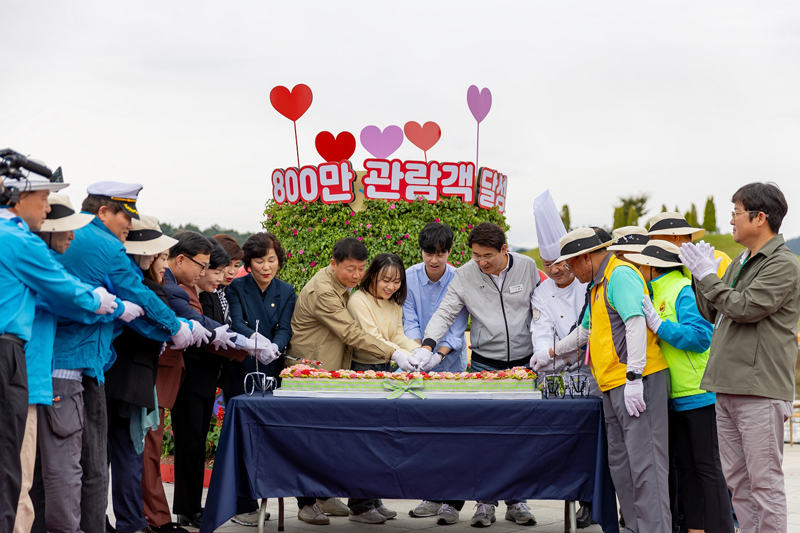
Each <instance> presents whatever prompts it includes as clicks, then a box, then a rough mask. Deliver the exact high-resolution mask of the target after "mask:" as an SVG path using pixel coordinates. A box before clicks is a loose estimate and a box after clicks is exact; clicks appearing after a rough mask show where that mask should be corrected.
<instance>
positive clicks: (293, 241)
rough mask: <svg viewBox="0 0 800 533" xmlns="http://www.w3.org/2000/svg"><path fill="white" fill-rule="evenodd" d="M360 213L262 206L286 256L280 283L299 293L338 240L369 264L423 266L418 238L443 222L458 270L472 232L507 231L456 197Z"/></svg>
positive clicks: (374, 204) (495, 216)
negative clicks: (385, 259) (389, 260)
mask: <svg viewBox="0 0 800 533" xmlns="http://www.w3.org/2000/svg"><path fill="white" fill-rule="evenodd" d="M364 207H365V209H364V210H363V211H359V212H356V211H353V210H352V209H351V208H350V206H349V205H347V204H330V205H328V204H324V203H322V202H313V203H310V204H307V203H304V202H300V203H298V204H296V205H291V204H289V203H285V204H283V205H278V204H276V203H275V202H274V201H272V200H270V201H268V202H267V204H266V209H265V211H264V215H265V216H266V220H264V221H263V222H262V223H261V225H262V227H263V228H264V230H266V231H269V232H271V233H273V234H274V235H275V236H276V237H277V238H278V240H279V241H280V242H281V245H282V246H283V249H284V250H285V251H286V263H285V264H284V266H283V268H282V269H281V272H280V275H279V277H280V279H282V280H283V281H285V282H287V283H290V284H292V285H294V288H295V290H296V291H297V292H298V293H299V292H300V290H301V289H302V288H303V286H304V285H305V284H306V282H307V281H308V280H309V279H311V276H313V275H314V274H315V273H316V272H317V271H318V270H319V269H320V268H322V267H324V266H325V265H327V264H329V262H330V259H331V252H332V250H333V245H334V243H336V241H338V240H339V239H343V238H345V237H354V238H356V239H358V240H360V241H362V242H363V243H364V244H365V245H366V246H367V249H368V250H369V254H370V260H371V259H372V258H373V257H375V256H376V255H378V254H380V253H384V252H391V253H394V254H397V255H399V256H400V258H401V259H402V260H403V263H404V264H405V266H406V267H409V266H411V265H413V264H415V263H419V262H420V261H421V257H420V251H419V246H418V245H417V235H418V234H419V232H420V230H421V229H422V228H423V226H425V224H427V223H428V222H433V221H436V222H443V223H446V224H448V225H449V226H450V227H451V228H453V232H454V233H455V236H454V239H453V249H452V251H451V252H450V257H449V258H448V261H449V262H450V263H451V264H452V265H453V266H455V267H459V266H461V265H463V264H465V263H466V262H467V261H469V260H470V253H471V251H470V249H469V248H468V247H467V236H468V235H469V232H470V231H471V230H472V228H473V227H475V226H476V225H478V224H480V223H481V222H484V221H488V222H494V223H495V224H498V225H500V226H501V227H502V228H504V229H506V230H508V224H506V219H505V216H504V215H503V214H502V213H500V212H498V211H497V208H493V209H491V210H486V209H482V208H480V207H478V206H476V205H473V204H467V203H464V202H463V201H461V199H460V198H455V197H450V198H442V199H440V200H439V201H438V202H437V203H435V204H430V203H428V201H427V200H424V199H423V200H418V201H415V202H405V201H401V202H391V201H387V200H364Z"/></svg>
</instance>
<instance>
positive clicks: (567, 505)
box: [564, 501, 578, 533]
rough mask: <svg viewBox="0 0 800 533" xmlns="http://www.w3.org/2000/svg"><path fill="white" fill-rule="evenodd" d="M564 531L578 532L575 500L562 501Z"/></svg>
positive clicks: (569, 532) (566, 532)
mask: <svg viewBox="0 0 800 533" xmlns="http://www.w3.org/2000/svg"><path fill="white" fill-rule="evenodd" d="M564 533H578V514H577V512H576V511H575V502H570V501H565V502H564Z"/></svg>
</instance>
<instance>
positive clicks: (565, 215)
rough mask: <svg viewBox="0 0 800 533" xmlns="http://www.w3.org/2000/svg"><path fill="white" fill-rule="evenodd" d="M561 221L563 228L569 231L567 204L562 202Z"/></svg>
mask: <svg viewBox="0 0 800 533" xmlns="http://www.w3.org/2000/svg"><path fill="white" fill-rule="evenodd" d="M561 222H563V223H564V228H565V229H566V230H567V231H569V228H570V219H569V206H568V205H567V204H564V207H562V208H561Z"/></svg>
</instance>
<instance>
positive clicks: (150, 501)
mask: <svg viewBox="0 0 800 533" xmlns="http://www.w3.org/2000/svg"><path fill="white" fill-rule="evenodd" d="M185 373H186V368H185V367H184V364H183V353H182V352H176V351H174V350H166V351H164V353H163V354H162V355H161V358H160V359H159V362H158V379H157V380H156V395H157V396H158V405H159V418H160V420H161V423H160V424H159V426H158V429H157V430H155V431H148V432H147V436H146V437H145V440H144V464H143V465H142V498H143V501H144V516H145V518H147V523H148V525H151V526H155V527H161V526H163V525H164V524H167V523H169V522H171V521H172V515H171V514H170V510H169V504H168V503H167V495H166V494H165V493H164V485H163V484H162V481H161V445H162V443H163V441H164V409H172V406H173V405H175V398H176V397H177V395H178V390H179V389H180V387H181V383H182V382H183V376H184V374H185Z"/></svg>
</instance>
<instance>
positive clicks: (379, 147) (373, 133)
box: [361, 126, 403, 159]
mask: <svg viewBox="0 0 800 533" xmlns="http://www.w3.org/2000/svg"><path fill="white" fill-rule="evenodd" d="M401 144H403V130H401V129H400V127H399V126H386V129H384V130H383V131H381V129H380V128H379V127H378V126H367V127H366V128H364V129H363V130H361V146H363V147H364V149H365V150H366V151H367V152H369V153H370V154H372V157H374V158H375V159H387V158H388V157H389V156H390V155H392V154H393V153H395V152H396V151H397V149H398V148H400V145H401Z"/></svg>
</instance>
